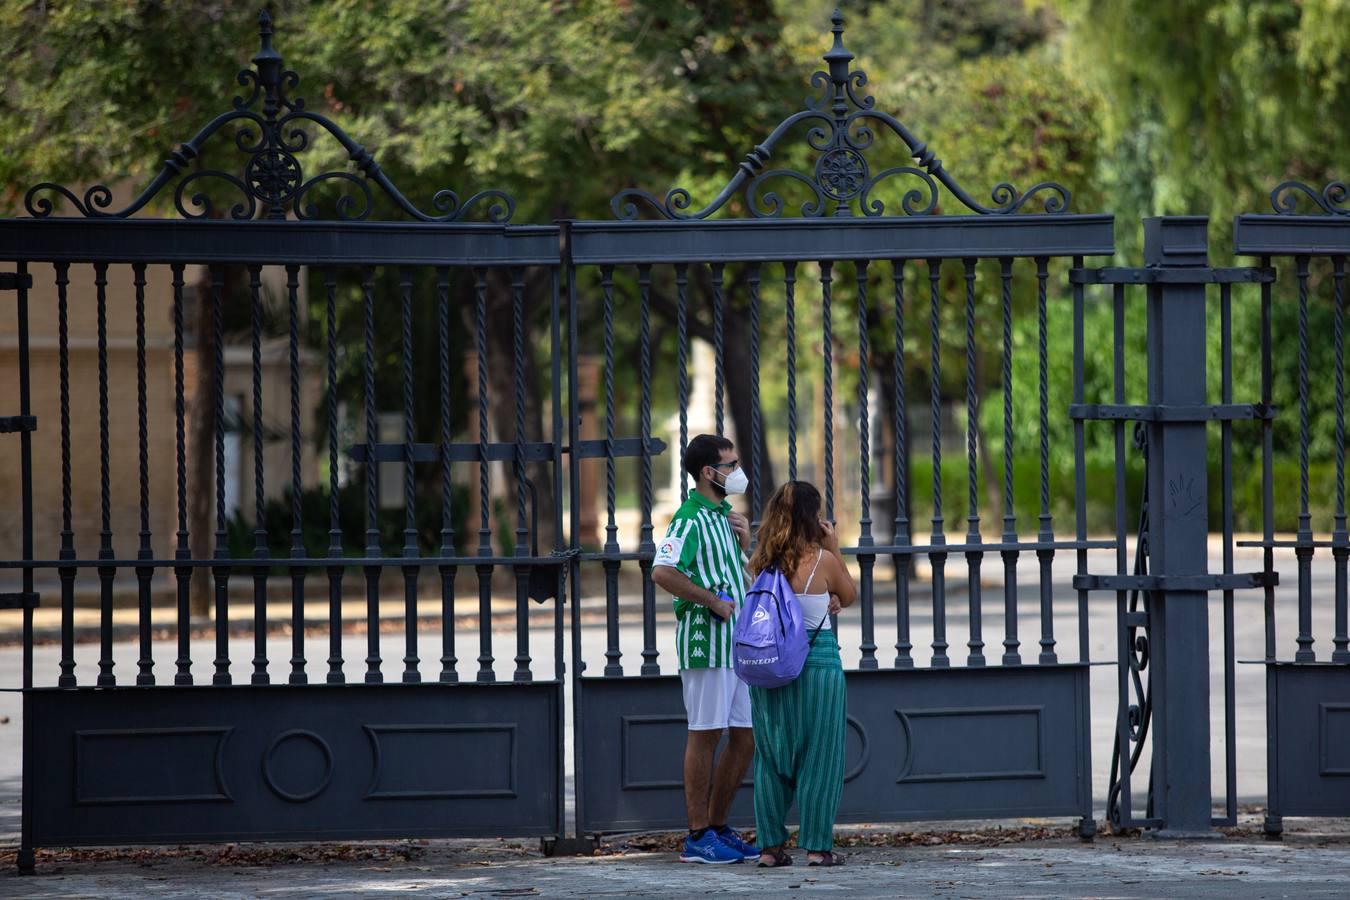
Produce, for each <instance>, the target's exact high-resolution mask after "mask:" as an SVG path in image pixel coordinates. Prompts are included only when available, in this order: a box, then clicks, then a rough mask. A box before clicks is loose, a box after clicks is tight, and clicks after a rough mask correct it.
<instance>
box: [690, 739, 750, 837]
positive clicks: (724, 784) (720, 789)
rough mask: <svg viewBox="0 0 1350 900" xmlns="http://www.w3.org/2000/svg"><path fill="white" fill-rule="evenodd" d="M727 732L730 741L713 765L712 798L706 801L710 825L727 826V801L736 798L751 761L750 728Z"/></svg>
mask: <svg viewBox="0 0 1350 900" xmlns="http://www.w3.org/2000/svg"><path fill="white" fill-rule="evenodd" d="M728 730H729V731H730V732H731V738H730V740H728V741H727V748H726V749H725V750H723V751H722V756H721V758H720V759H719V760H718V761H717V771H716V772H715V773H714V774H713V780H712V795H711V796H710V797H709V798H708V821H709V822H710V823H712V824H714V825H725V824H726V823H727V813H728V811H729V810H730V809H731V801H732V800H733V799H734V798H735V796H736V788H738V787H740V786H741V782H742V781H744V780H745V772H746V770H747V769H749V768H750V761H751V760H753V759H754V758H755V732H754V730H753V729H750V728H731V729H728ZM686 765H687V764H686ZM686 783H687V782H686Z"/></svg>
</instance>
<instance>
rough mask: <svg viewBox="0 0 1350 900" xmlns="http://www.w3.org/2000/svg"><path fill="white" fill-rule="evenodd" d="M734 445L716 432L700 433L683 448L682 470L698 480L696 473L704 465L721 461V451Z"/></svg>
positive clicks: (712, 464)
mask: <svg viewBox="0 0 1350 900" xmlns="http://www.w3.org/2000/svg"><path fill="white" fill-rule="evenodd" d="M735 446H736V445H735V444H733V443H732V442H731V441H729V440H727V439H726V438H724V437H720V436H719V435H716V434H700V435H698V436H697V437H695V438H694V439H693V440H691V441H690V442H689V445H688V446H687V447H685V450H684V470H685V471H686V472H688V473H689V477H690V478H692V479H694V480H695V481H698V473H699V472H702V471H703V467H704V466H715V465H717V464H718V463H719V462H721V461H722V451H723V450H731V449H732V448H734V447H735Z"/></svg>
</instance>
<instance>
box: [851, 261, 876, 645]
mask: <svg viewBox="0 0 1350 900" xmlns="http://www.w3.org/2000/svg"><path fill="white" fill-rule="evenodd" d="M868 265H869V261H868V260H865V259H860V260H858V261H857V263H856V264H855V270H854V274H855V275H856V277H857V280H858V448H859V454H858V455H859V459H858V463H859V476H860V479H861V480H860V482H859V485H860V487H861V493H862V498H861V500H862V503H861V513H862V514H861V516H860V517H859V520H858V529H859V535H858V548H859V549H860V550H862V549H863V548H868V547H872V546H873V544H874V541H873V540H872V496H871V495H872V444H871V432H870V428H871V423H870V421H869V414H868V408H867V401H868V388H869V387H870V385H869V384H868V381H869V380H871V378H872V365H871V362H870V356H871V354H870V351H871V347H870V346H869V344H868V334H867V269H868ZM875 565H876V555H875V554H872V553H868V552H860V553H859V554H858V572H859V584H860V585H861V588H862V591H861V594H860V599H861V601H862V643H861V644H860V645H859V649H860V650H861V652H862V658H861V659H860V660H859V662H858V668H860V669H875V668H877V643H876V634H875V621H874V616H875V613H876V610H875V608H874V606H873V601H874V597H873V585H872V569H873V567H874V566H875Z"/></svg>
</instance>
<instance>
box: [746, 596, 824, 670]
mask: <svg viewBox="0 0 1350 900" xmlns="http://www.w3.org/2000/svg"><path fill="white" fill-rule="evenodd" d="M824 623H825V620H824V619H822V620H821V625H824ZM819 631H820V626H817V627H816V632H817V633H819ZM814 639H815V634H812V635H811V638H810V639H808V638H807V636H806V624H805V622H804V621H803V619H802V605H801V602H800V601H798V600H797V592H796V591H794V590H793V589H792V585H791V584H790V583H789V582H788V580H787V578H786V577H784V576H783V573H782V572H779V571H778V570H777V569H765V570H764V571H763V572H760V573H759V575H758V576H756V578H755V580H754V582H753V583H752V584H751V585H750V589H749V590H748V591H746V594H745V603H744V605H742V607H741V611H740V612H739V613H738V614H737V616H736V626H735V627H734V628H733V629H732V631H731V655H732V665H733V668H734V669H735V671H736V675H737V677H739V678H740V679H741V681H744V682H745V683H746V684H748V685H750V686H751V687H761V688H776V687H782V686H783V685H785V684H789V683H791V682H792V681H793V680H794V679H795V678H796V677H797V676H798V675H800V674H801V672H802V666H803V665H805V663H806V654H807V653H808V652H809V651H810V649H811V643H812V641H813V640H814Z"/></svg>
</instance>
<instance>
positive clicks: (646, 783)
mask: <svg viewBox="0 0 1350 900" xmlns="http://www.w3.org/2000/svg"><path fill="white" fill-rule="evenodd" d="M1088 671H1089V667H1088V666H1086V665H1078V664H1072V663H1070V664H1062V665H1056V666H1022V667H1011V666H1009V667H997V668H984V669H947V670H938V669H914V670H909V671H894V670H892V671H884V670H877V671H853V672H849V673H848V675H847V678H848V704H849V706H848V709H849V712H848V730H847V738H846V741H847V743H846V750H845V756H846V762H845V767H844V771H845V775H844V795H843V799H842V800H841V802H840V806H839V815H838V820H839V821H841V822H895V821H918V820H923V819H961V818H981V817H1001V816H1070V815H1084V816H1089V817H1090V816H1091V795H1090V786H1091V782H1092V779H1091V772H1090V768H1089V765H1090V764H1089V759H1088V731H1089V725H1090V723H1089V720H1088V712H1087V711H1088V705H1087V701H1088V681H1087V679H1088ZM581 681H582V685H583V687H582V689H583V690H584V691H585V695H586V699H585V704H584V707H583V711H582V713H581V728H582V729H583V734H582V739H583V745H584V747H585V759H584V764H583V766H581V767H579V768H580V771H581V772H582V773H583V777H582V778H581V784H582V790H583V791H584V792H585V793H584V796H583V798H582V799H583V803H582V809H583V810H584V813H583V818H582V822H581V827H582V830H583V831H587V832H612V831H626V830H636V829H650V828H682V827H684V825H685V811H684V785H683V775H682V765H683V758H684V743H685V735H686V733H687V732H686V719H685V714H684V704H683V701H682V698H681V695H680V682H679V678H678V677H675V676H662V677H645V678H644V677H634V678H583V679H581ZM752 778H753V772H752V773H751V776H749V777H747V780H746V782H745V786H747V787H748V786H750V785H751V783H752ZM731 819H732V820H733V822H737V823H742V824H750V823H751V822H753V820H754V814H753V808H752V806H751V793H750V791H748V790H747V791H741V792H740V793H739V794H738V795H737V797H736V801H735V803H734V804H733V806H732V815H731ZM794 821H795V819H794Z"/></svg>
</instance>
